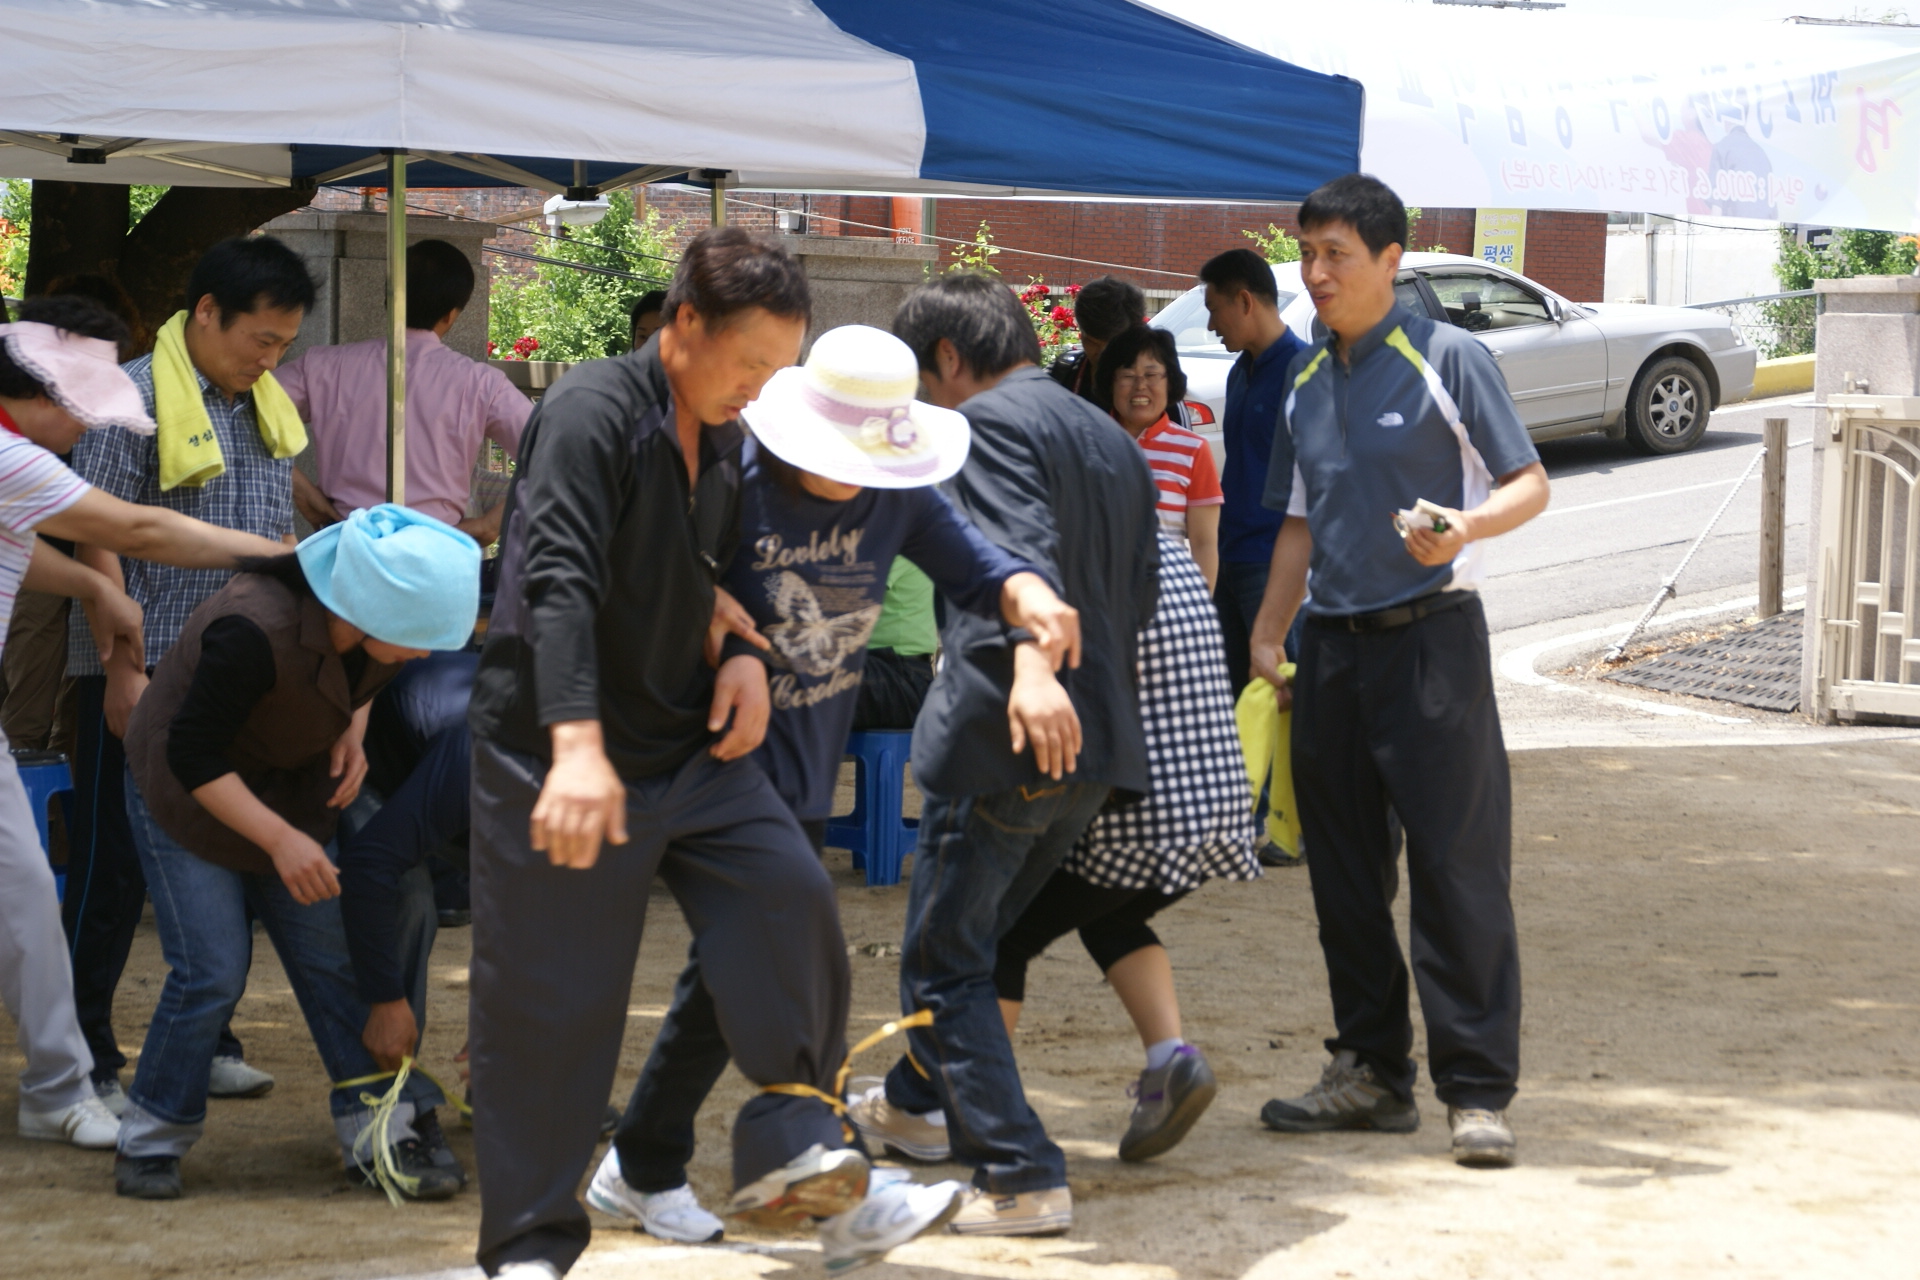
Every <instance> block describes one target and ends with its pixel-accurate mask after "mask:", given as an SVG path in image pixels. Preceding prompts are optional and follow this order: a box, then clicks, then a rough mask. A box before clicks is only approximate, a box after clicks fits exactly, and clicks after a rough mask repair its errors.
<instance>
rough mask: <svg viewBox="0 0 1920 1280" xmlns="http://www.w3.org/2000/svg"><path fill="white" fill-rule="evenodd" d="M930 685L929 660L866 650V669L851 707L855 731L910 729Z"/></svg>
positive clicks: (922, 656)
mask: <svg viewBox="0 0 1920 1280" xmlns="http://www.w3.org/2000/svg"><path fill="white" fill-rule="evenodd" d="M932 685H933V659H932V658H931V657H928V656H927V655H925V654H921V655H918V656H912V657H910V656H908V655H906V654H903V653H895V652H894V651H893V650H892V649H869V650H867V665H866V669H865V670H863V671H862V672H861V673H860V692H859V694H858V695H856V697H857V700H856V701H855V702H854V704H853V727H854V729H855V731H860V730H866V729H911V728H913V722H914V721H915V720H917V719H919V718H920V708H921V706H922V704H924V703H925V702H926V700H927V690H928V689H929V688H931V687H932Z"/></svg>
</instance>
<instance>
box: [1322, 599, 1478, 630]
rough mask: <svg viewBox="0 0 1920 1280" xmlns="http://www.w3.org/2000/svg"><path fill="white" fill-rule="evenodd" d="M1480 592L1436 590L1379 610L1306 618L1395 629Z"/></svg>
mask: <svg viewBox="0 0 1920 1280" xmlns="http://www.w3.org/2000/svg"><path fill="white" fill-rule="evenodd" d="M1478 594H1479V593H1478V592H1474V591H1436V592H1434V593H1433V594H1432V595H1430V596H1421V597H1420V598H1419V599H1418V600H1410V601H1408V602H1407V603H1406V604H1403V605H1396V606H1395V607H1393V608H1391V609H1382V610H1380V611H1379V612H1377V613H1348V614H1340V615H1334V616H1323V615H1321V614H1317V613H1314V614H1308V615H1307V621H1308V622H1309V623H1311V624H1312V625H1314V626H1316V627H1326V628H1327V629H1328V630H1330V631H1392V630H1393V629H1394V628H1396V627H1407V626H1412V625H1413V624H1414V623H1416V622H1418V621H1420V619H1422V618H1425V617H1429V616H1431V615H1433V614H1436V613H1445V612H1446V611H1447V610H1449V609H1458V608H1459V607H1460V606H1461V605H1463V604H1465V603H1467V601H1469V600H1472V599H1474V598H1475V597H1476V596H1477V595H1478Z"/></svg>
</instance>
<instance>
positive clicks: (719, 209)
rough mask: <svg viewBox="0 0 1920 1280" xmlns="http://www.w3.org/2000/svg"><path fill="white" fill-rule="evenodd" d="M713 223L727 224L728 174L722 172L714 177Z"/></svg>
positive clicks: (721, 225) (717, 225) (720, 225)
mask: <svg viewBox="0 0 1920 1280" xmlns="http://www.w3.org/2000/svg"><path fill="white" fill-rule="evenodd" d="M713 225H714V226H716V227H724V226H726V225H727V175H726V173H725V172H724V171H723V172H720V173H717V174H716V175H715V176H714V179H713Z"/></svg>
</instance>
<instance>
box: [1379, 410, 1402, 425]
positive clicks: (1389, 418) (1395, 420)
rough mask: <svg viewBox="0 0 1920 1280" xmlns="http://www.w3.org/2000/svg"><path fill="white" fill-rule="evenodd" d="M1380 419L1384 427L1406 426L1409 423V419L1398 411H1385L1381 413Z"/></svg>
mask: <svg viewBox="0 0 1920 1280" xmlns="http://www.w3.org/2000/svg"><path fill="white" fill-rule="evenodd" d="M1378 421H1379V423H1380V425H1381V426H1383V427H1404V426H1406V425H1407V420H1406V419H1405V418H1403V417H1401V416H1400V415H1399V414H1397V413H1383V414H1381V415H1380V417H1379V419H1378Z"/></svg>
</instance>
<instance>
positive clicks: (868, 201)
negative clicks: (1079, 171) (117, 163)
mask: <svg viewBox="0 0 1920 1280" xmlns="http://www.w3.org/2000/svg"><path fill="white" fill-rule="evenodd" d="M637 194H639V195H640V196H641V197H642V198H644V199H645V201H646V203H647V204H649V205H651V206H653V207H654V208H657V209H659V210H660V212H661V213H662V214H663V215H664V216H665V217H666V218H667V219H668V220H674V219H678V220H680V221H681V222H682V224H683V225H684V226H685V227H686V228H687V229H688V230H689V231H695V230H698V229H699V228H701V227H704V226H706V225H707V223H708V220H709V218H710V216H711V203H710V200H709V197H708V196H707V194H706V193H705V192H700V191H687V190H682V189H679V188H675V187H665V186H656V187H647V188H643V189H641V190H640V191H639V192H638V193H637ZM360 199H361V197H360V193H359V192H357V191H351V190H339V189H328V190H326V191H323V192H321V193H320V195H319V196H318V197H316V199H315V201H314V203H315V204H316V205H318V206H320V207H323V208H358V207H359V206H360ZM545 199H546V196H545V193H543V192H540V191H535V190H531V189H529V188H525V187H479V188H468V189H445V190H433V189H422V190H417V191H414V192H413V193H412V194H411V195H410V197H409V203H410V204H412V205H414V206H416V207H425V208H431V209H443V210H445V211H447V212H449V213H454V214H458V215H463V216H466V217H474V218H499V217H504V216H507V215H510V214H513V213H518V212H520V211H522V210H527V209H534V208H538V207H539V206H540V205H541V204H542V203H543V202H544V201H545ZM1297 208H1298V206H1297V205H1278V204H1191V205H1178V204H1145V203H1134V202H1123V201H1111V202H1108V201H1074V200H1034V201H1002V200H960V199H942V200H941V201H939V202H938V206H937V212H936V214H935V220H936V225H935V227H934V231H935V233H936V234H938V235H940V236H942V237H947V238H952V239H957V240H966V239H971V238H972V236H973V234H974V231H975V229H976V228H978V227H979V225H980V223H981V222H982V221H985V222H986V223H987V224H988V225H989V226H990V227H991V228H992V231H993V240H994V243H995V244H996V245H998V246H999V248H1000V250H1001V252H1000V253H999V255H998V256H996V257H995V258H994V260H993V262H994V265H995V266H996V267H998V268H999V269H1000V272H1001V274H1003V275H1005V276H1006V277H1007V278H1008V279H1010V280H1013V281H1015V282H1023V281H1025V280H1026V279H1027V278H1028V277H1029V276H1038V277H1042V278H1044V279H1045V280H1046V282H1047V283H1048V284H1051V285H1056V286H1061V285H1069V284H1083V283H1085V282H1086V281H1088V280H1091V279H1092V278H1093V277H1095V276H1098V275H1105V274H1113V275H1118V276H1121V277H1124V278H1126V279H1129V280H1132V281H1133V282H1134V283H1136V284H1138V285H1139V286H1140V287H1142V288H1144V289H1184V288H1186V287H1187V286H1188V285H1190V284H1191V283H1192V282H1193V278H1194V277H1193V273H1194V272H1195V271H1196V270H1198V269H1199V267H1200V264H1201V263H1203V262H1205V261H1206V260H1207V259H1208V258H1210V257H1212V256H1213V255H1214V254H1216V253H1220V252H1222V251H1224V250H1227V249H1234V248H1239V247H1242V246H1246V245H1248V244H1250V243H1251V242H1250V241H1248V240H1247V239H1246V237H1245V236H1243V235H1241V234H1240V233H1241V232H1242V231H1243V230H1257V229H1264V228H1265V227H1266V226H1267V225H1268V224H1269V223H1272V224H1274V225H1276V226H1279V227H1281V228H1283V229H1284V230H1287V231H1292V230H1295V229H1296V224H1295V222H1294V212H1295V210H1296V209H1297ZM782 209H786V210H792V211H794V212H796V213H799V214H800V215H802V217H801V222H802V227H803V229H804V230H805V231H806V232H807V233H808V234H811V235H845V236H868V237H884V236H886V235H887V234H888V233H887V232H886V231H885V230H884V228H886V227H888V226H891V225H892V222H893V207H892V202H891V201H890V200H888V199H887V198H886V197H884V196H817V195H816V196H801V195H777V194H774V193H772V192H765V191H740V192H734V193H732V194H730V196H729V198H728V202H727V219H728V221H729V222H731V223H733V224H735V225H737V226H742V227H745V228H747V229H748V230H750V231H756V232H762V233H765V232H771V231H773V230H774V229H775V227H776V225H777V222H776V219H777V217H778V210H782ZM521 225H525V226H530V227H533V228H535V229H537V230H544V227H542V226H541V224H540V223H539V222H538V221H537V220H535V221H533V222H530V223H525V224H521ZM1473 226H1474V211H1473V210H1472V209H1425V210H1423V211H1422V216H1421V219H1420V221H1419V222H1417V223H1416V224H1415V225H1414V226H1413V228H1412V235H1411V243H1412V245H1413V247H1414V248H1417V249H1430V248H1433V247H1434V246H1436V245H1441V246H1445V247H1446V249H1447V250H1448V251H1449V252H1452V253H1472V252H1473ZM494 243H496V244H498V245H500V246H501V247H502V248H509V249H518V250H521V251H523V252H525V251H530V250H537V249H538V247H539V246H540V245H541V244H542V243H544V242H543V241H541V240H540V239H539V238H538V237H536V236H533V235H529V234H526V233H524V232H519V233H515V232H511V231H509V232H507V233H504V234H503V235H502V236H501V237H500V238H499V239H498V240H496V241H495V242H494ZM951 247H952V246H950V245H943V249H950V248H951ZM1606 248H1607V219H1606V215H1605V214H1599V213H1563V212H1554V211H1546V210H1535V211H1533V212H1532V213H1530V214H1528V215H1527V263H1526V266H1527V274H1528V275H1530V276H1532V277H1533V278H1534V279H1536V280H1538V281H1540V283H1542V284H1544V285H1546V286H1547V287H1548V288H1550V289H1553V290H1555V291H1556V292H1558V293H1561V294H1564V295H1565V296H1567V297H1569V298H1572V299H1573V300H1575V301H1576V302H1588V301H1594V300H1597V299H1599V298H1601V297H1602V296H1603V294H1604V293H1605V279H1606ZM1074 258H1077V259H1086V260H1088V261H1081V262H1073V261H1063V260H1062V259H1074ZM491 261H492V262H493V264H494V269H495V270H496V271H498V270H519V271H525V270H529V269H530V265H529V264H527V263H525V262H523V261H515V260H514V259H510V258H500V257H493V258H492V259H491ZM1096 263H1114V264H1118V265H1116V266H1100V265H1095V264H1096Z"/></svg>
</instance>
